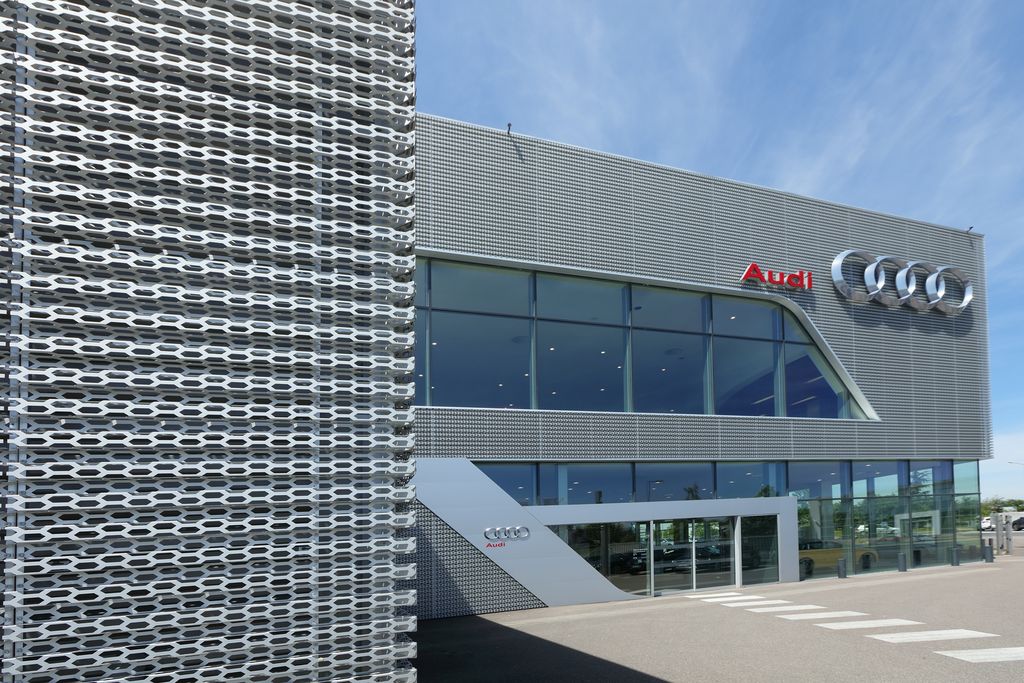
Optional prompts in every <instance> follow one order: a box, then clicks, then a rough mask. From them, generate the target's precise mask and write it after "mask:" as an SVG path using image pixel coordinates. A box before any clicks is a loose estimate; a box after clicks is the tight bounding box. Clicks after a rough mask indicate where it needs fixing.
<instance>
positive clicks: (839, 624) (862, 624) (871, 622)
mask: <svg viewBox="0 0 1024 683" xmlns="http://www.w3.org/2000/svg"><path fill="white" fill-rule="evenodd" d="M920 623H921V622H920V621H911V620H910V619H861V620H859V621H833V622H831V623H828V624H815V626H820V627H822V628H828V629H832V630H833V631H847V630H850V629H854V628H882V627H883V626H885V627H888V626H917V625H919V624H920Z"/></svg>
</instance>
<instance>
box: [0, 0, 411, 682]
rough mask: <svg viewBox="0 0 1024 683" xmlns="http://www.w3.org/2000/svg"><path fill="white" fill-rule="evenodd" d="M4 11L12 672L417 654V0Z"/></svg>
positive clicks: (21, 5) (164, 3)
mask: <svg viewBox="0 0 1024 683" xmlns="http://www.w3.org/2000/svg"><path fill="white" fill-rule="evenodd" d="M3 23H4V26H3V29H4V38H5V40H4V59H3V64H2V68H3V72H4V73H3V76H4V84H5V90H4V95H3V107H4V120H3V124H2V126H3V131H4V133H3V144H4V148H5V152H6V158H7V161H8V163H9V166H8V172H7V174H5V175H7V179H6V182H5V183H4V190H3V192H4V194H5V201H6V204H7V207H8V209H7V212H6V214H5V221H4V226H5V233H6V234H5V243H4V247H5V264H4V270H5V274H4V275H5V278H6V282H5V289H6V294H7V303H6V306H7V310H6V316H7V325H8V328H7V330H6V335H7V336H6V339H5V343H6V349H7V352H8V353H7V356H6V362H5V372H6V378H7V382H6V383H5V389H6V402H5V407H6V410H7V425H6V429H7V431H6V436H7V441H6V444H7V450H6V455H5V458H4V459H5V461H6V462H5V463H4V464H5V466H6V472H5V476H4V478H3V485H4V487H5V490H4V491H3V492H2V493H3V496H4V499H3V500H4V504H5V507H4V510H3V516H2V523H3V525H4V526H3V550H4V553H5V557H4V582H5V585H4V591H5V592H4V611H3V639H4V640H3V650H4V651H3V657H4V659H3V681H4V682H5V683H42V682H43V681H46V682H47V683H62V682H66V683H72V682H74V683H80V682H82V681H104V682H108V681H128V682H131V683H142V682H144V681H145V682H154V683H155V682H156V681H160V682H161V683H171V682H185V681H189V682H192V681H229V680H230V681H275V682H280V683H295V682H297V681H349V680H360V681H362V680H367V681H378V680H379V681H385V680H386V681H393V680H399V681H401V680H405V681H411V680H413V679H414V678H415V672H414V670H413V669H412V668H410V667H409V665H408V663H406V662H405V661H404V660H406V659H407V658H409V657H412V656H413V655H414V645H413V644H412V643H411V642H410V641H409V640H408V638H407V637H406V636H404V635H402V633H403V632H408V631H411V630H412V629H413V628H414V626H415V622H414V619H413V617H410V616H402V614H403V613H404V610H403V609H402V608H404V607H408V606H410V605H411V604H412V603H413V602H414V600H415V598H414V594H413V592H412V591H410V590H403V589H402V586H401V585H400V583H399V582H400V581H404V580H409V579H411V578H413V577H414V575H415V568H414V566H413V565H412V564H411V560H410V556H409V554H410V553H412V552H413V551H414V549H415V547H414V546H415V543H414V540H412V539H410V538H407V537H402V536H400V535H398V534H397V533H396V530H398V529H403V528H407V527H410V526H411V525H412V524H413V521H414V512H413V510H412V509H411V507H410V502H411V501H412V499H413V492H412V488H411V487H410V486H409V485H408V479H409V477H410V476H411V474H412V464H411V462H410V460H409V455H410V453H411V449H412V445H413V444H412V434H411V420H412V409H411V405H410V404H411V398H412V383H411V381H410V380H411V373H412V363H413V360H412V355H411V348H412V333H411V330H412V320H413V309H412V307H411V302H412V295H413V286H412V284H411V280H412V278H411V275H412V270H413V268H414V258H413V255H412V246H413V231H412V218H413V181H412V178H413V159H414V156H413V151H414V139H413V126H414V123H413V104H414V92H413V3H412V0H397V1H395V2H384V1H379V0H325V1H322V2H311V1H305V0H295V1H290V2H289V1H276V0H275V1H270V2H258V1H255V0H252V1H249V0H246V1H238V2H231V1H226V0H212V1H210V0H207V1H204V2H198V1H197V0H191V1H188V2H186V1H183V0H146V2H132V1H129V0H91V1H89V2H71V1H69V2H58V1H46V0H15V1H14V2H11V3H5V4H4V10H3Z"/></svg>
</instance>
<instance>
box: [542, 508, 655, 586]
mask: <svg viewBox="0 0 1024 683" xmlns="http://www.w3.org/2000/svg"><path fill="white" fill-rule="evenodd" d="M551 530H552V531H553V532H554V533H555V534H557V535H558V537H559V538H561V539H562V540H563V541H565V543H566V544H568V545H569V547H570V548H572V549H573V550H575V551H576V552H577V553H578V554H579V556H580V557H582V558H583V559H584V560H586V561H587V562H589V563H590V566H592V567H593V568H594V569H596V570H597V571H599V572H601V574H602V575H603V576H605V577H606V578H607V579H608V580H609V581H610V582H611V583H612V584H613V585H614V586H616V587H617V588H619V589H621V590H624V591H626V592H627V593H636V594H638V595H646V594H647V568H646V556H647V524H646V523H644V522H620V523H615V524H566V525H561V526H552V527H551Z"/></svg>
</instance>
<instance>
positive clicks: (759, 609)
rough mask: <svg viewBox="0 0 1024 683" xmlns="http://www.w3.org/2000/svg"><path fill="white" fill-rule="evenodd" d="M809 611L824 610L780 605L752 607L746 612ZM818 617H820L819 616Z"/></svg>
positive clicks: (812, 606) (818, 606)
mask: <svg viewBox="0 0 1024 683" xmlns="http://www.w3.org/2000/svg"><path fill="white" fill-rule="evenodd" d="M809 609H825V608H824V607H822V606H821V605H780V606H778V607H753V608H751V609H748V610H747V611H748V612H802V611H804V610H809ZM818 616H821V615H820V614H819V615H818Z"/></svg>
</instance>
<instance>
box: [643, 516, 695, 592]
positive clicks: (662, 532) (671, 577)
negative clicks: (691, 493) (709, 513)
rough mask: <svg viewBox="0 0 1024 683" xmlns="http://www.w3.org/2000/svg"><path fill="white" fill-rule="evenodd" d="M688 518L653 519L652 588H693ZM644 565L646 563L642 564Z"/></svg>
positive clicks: (661, 590) (655, 589)
mask: <svg viewBox="0 0 1024 683" xmlns="http://www.w3.org/2000/svg"><path fill="white" fill-rule="evenodd" d="M690 526H691V525H690V520H688V519H671V520H665V521H659V522H655V523H654V591H655V593H662V592H668V591H680V590H684V591H687V590H693V557H692V553H693V541H692V539H691V538H690ZM645 569H646V567H645Z"/></svg>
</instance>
